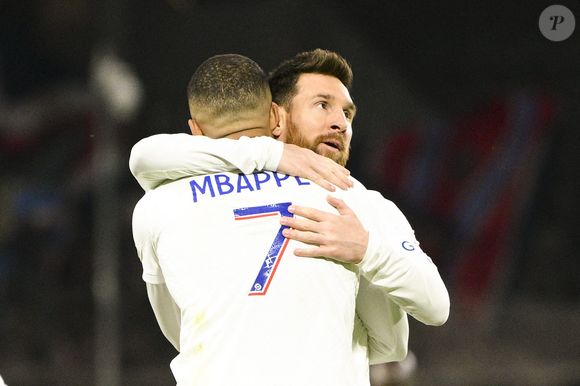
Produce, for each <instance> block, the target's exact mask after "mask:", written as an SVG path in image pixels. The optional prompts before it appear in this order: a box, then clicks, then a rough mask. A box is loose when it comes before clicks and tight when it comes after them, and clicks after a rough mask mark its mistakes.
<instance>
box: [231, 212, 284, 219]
mask: <svg viewBox="0 0 580 386" xmlns="http://www.w3.org/2000/svg"><path fill="white" fill-rule="evenodd" d="M278 213H280V212H272V213H265V214H255V215H253V216H244V217H235V220H250V219H253V218H259V217H270V216H277V215H278Z"/></svg>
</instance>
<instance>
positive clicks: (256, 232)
mask: <svg viewBox="0 0 580 386" xmlns="http://www.w3.org/2000/svg"><path fill="white" fill-rule="evenodd" d="M362 191H364V187H362V186H360V185H358V187H357V188H355V189H349V190H348V191H340V192H336V193H333V195H335V196H337V197H339V198H342V199H344V200H345V202H346V203H347V204H348V205H349V206H350V207H351V208H353V210H355V211H357V215H358V216H359V219H360V220H361V222H363V224H364V223H365V219H366V218H368V216H369V215H370V214H369V213H361V212H365V211H366V210H365V209H364V205H360V204H359V203H361V202H362V201H363V200H361V196H358V195H359V194H361V192H362ZM327 194H328V192H327V191H325V190H323V189H321V188H320V187H318V186H316V185H314V184H313V183H311V182H309V181H307V180H303V179H300V178H297V177H289V176H286V175H283V174H278V173H273V172H261V173H254V174H250V175H244V174H234V173H219V174H210V175H202V176H197V177H193V178H186V179H181V180H178V181H175V182H171V183H169V184H166V185H163V186H161V187H159V188H157V189H155V190H153V191H149V192H148V193H146V195H145V196H144V197H143V198H142V199H141V200H140V201H139V203H138V204H137V206H136V208H135V212H134V217H133V233H134V238H135V243H136V246H137V251H138V254H139V257H140V259H141V260H142V263H143V279H144V280H145V281H146V282H149V283H153V284H159V283H163V282H165V283H166V285H167V287H168V288H169V291H170V292H171V295H172V297H173V298H174V299H175V301H176V303H177V305H178V306H179V308H180V309H181V333H180V350H181V351H180V353H179V354H178V355H177V357H176V358H175V359H174V360H173V361H172V363H171V368H172V371H173V374H174V376H175V378H176V380H177V384H178V385H179V386H186V385H187V386H189V385H203V386H214V385H215V386H218V385H219V386H224V385H239V386H243V385H248V386H250V385H251V386H261V385H263V386H296V385H301V386H308V385H312V386H320V385H333V386H340V385H344V386H352V385H354V384H357V383H356V381H355V378H356V377H357V374H356V370H355V366H354V364H353V361H352V352H353V340H352V337H353V325H354V321H355V301H356V295H357V290H358V284H359V272H358V267H357V266H356V265H352V264H341V263H337V262H335V261H332V260H328V259H323V258H304V257H297V256H295V255H294V254H293V250H294V249H295V248H296V247H298V246H300V243H298V242H296V241H289V240H287V239H286V238H284V237H283V236H282V233H281V232H282V227H281V225H280V223H279V219H280V216H281V215H284V216H291V214H290V213H289V212H288V206H289V205H290V204H292V203H295V204H298V205H304V206H309V207H315V208H319V209H323V210H325V211H329V212H334V213H336V211H335V209H334V208H332V207H331V206H330V205H329V204H328V203H327V202H326V196H327ZM357 197H358V198H357ZM371 209H372V208H371ZM302 246H304V245H302Z"/></svg>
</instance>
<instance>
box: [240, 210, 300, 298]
mask: <svg viewBox="0 0 580 386" xmlns="http://www.w3.org/2000/svg"><path fill="white" fill-rule="evenodd" d="M290 204H292V203H291V202H282V203H279V204H271V205H263V206H253V207H249V208H240V209H234V216H235V219H236V220H251V219H254V218H259V217H267V216H277V215H278V213H279V214H280V215H282V216H287V217H292V216H293V215H292V213H290V212H288V207H289V206H290ZM284 228H288V227H287V226H284V225H282V226H280V229H278V233H276V237H275V238H274V242H273V243H272V246H271V247H270V249H269V250H268V254H267V255H266V258H265V259H264V262H263V263H262V267H261V268H260V271H259V272H258V276H256V280H254V284H252V288H251V289H250V293H249V294H248V295H249V296H252V295H254V296H255V295H266V291H268V287H269V286H270V283H271V282H272V278H273V277H274V274H275V273H276V268H277V267H278V264H280V260H282V255H283V254H284V250H285V249H286V245H288V239H287V238H286V237H284V236H283V235H282V231H283V230H284Z"/></svg>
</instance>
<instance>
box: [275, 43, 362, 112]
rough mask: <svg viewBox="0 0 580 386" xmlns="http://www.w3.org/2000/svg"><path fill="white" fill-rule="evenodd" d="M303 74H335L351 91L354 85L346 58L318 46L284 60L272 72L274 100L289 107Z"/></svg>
mask: <svg viewBox="0 0 580 386" xmlns="http://www.w3.org/2000/svg"><path fill="white" fill-rule="evenodd" d="M302 74H322V75H330V76H334V77H335V78H337V79H338V80H340V81H341V82H342V84H344V86H345V87H346V88H347V89H348V90H349V91H350V88H351V87H352V77H353V75H352V68H351V67H350V64H349V63H348V62H347V61H346V59H345V58H343V57H342V56H340V55H339V54H337V53H336V52H332V51H328V50H323V49H320V48H317V49H315V50H312V51H306V52H301V53H299V54H297V55H296V56H294V57H293V58H291V59H288V60H285V61H283V62H282V63H281V64H280V65H279V66H278V67H277V68H275V69H274V70H273V71H272V72H270V75H269V79H268V80H269V83H270V90H271V92H272V99H273V101H274V102H276V103H277V104H278V105H280V106H285V107H288V106H289V104H290V102H291V101H292V98H294V96H295V95H296V93H297V90H296V83H297V82H298V79H299V78H300V75H302Z"/></svg>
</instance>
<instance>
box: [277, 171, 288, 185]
mask: <svg viewBox="0 0 580 386" xmlns="http://www.w3.org/2000/svg"><path fill="white" fill-rule="evenodd" d="M288 177H290V176H289V175H286V174H278V173H275V172H274V179H275V180H276V185H278V186H280V187H281V186H282V181H284V180H287V179H288Z"/></svg>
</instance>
